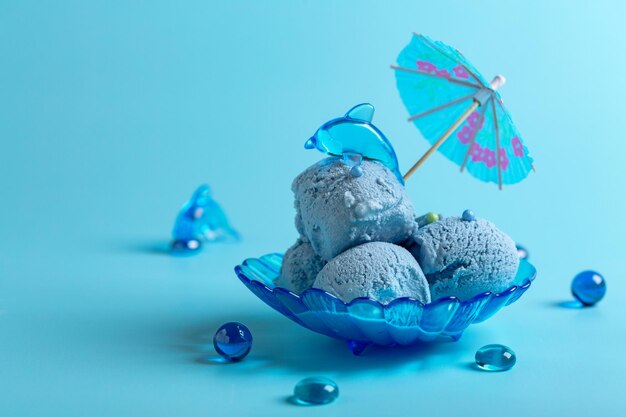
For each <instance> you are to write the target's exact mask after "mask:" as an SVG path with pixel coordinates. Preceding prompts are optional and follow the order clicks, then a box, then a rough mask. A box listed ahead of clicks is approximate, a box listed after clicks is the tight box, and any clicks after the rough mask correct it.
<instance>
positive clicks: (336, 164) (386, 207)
mask: <svg viewBox="0 0 626 417" xmlns="http://www.w3.org/2000/svg"><path fill="white" fill-rule="evenodd" d="M361 167H362V171H363V173H362V175H361V176H359V177H355V176H353V175H352V174H351V173H350V170H351V168H350V167H349V166H347V165H346V164H344V163H343V162H342V160H341V159H339V158H326V159H323V160H322V161H319V162H318V163H316V164H314V165H312V166H311V167H309V168H307V169H306V170H305V171H304V172H302V173H301V174H300V175H298V176H297V177H296V178H295V180H294V182H293V184H292V191H293V193H294V196H295V208H296V228H297V229H298V231H299V232H300V234H301V236H302V239H303V240H305V241H307V242H309V243H310V244H311V247H312V248H313V250H314V251H315V253H317V254H318V255H319V256H320V257H321V258H322V259H324V260H326V261H330V260H331V259H332V258H334V257H335V256H337V255H338V254H340V253H341V252H343V251H344V250H346V249H349V248H351V247H353V246H356V245H359V244H361V243H366V242H390V243H402V242H404V241H406V240H407V239H409V238H410V237H411V235H412V234H413V229H414V228H415V227H416V223H415V221H414V219H413V213H414V210H413V205H412V203H411V201H410V200H409V197H408V195H407V193H406V190H405V188H404V186H403V185H402V184H400V183H399V182H398V180H397V179H396V177H395V175H394V174H393V173H392V172H391V171H390V170H389V169H388V168H387V167H386V166H384V165H382V164H380V163H378V162H375V161H367V160H365V161H363V163H362V165H361Z"/></svg>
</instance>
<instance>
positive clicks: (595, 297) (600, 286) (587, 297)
mask: <svg viewBox="0 0 626 417" xmlns="http://www.w3.org/2000/svg"><path fill="white" fill-rule="evenodd" d="M604 294H606V281H605V280H604V277H603V276H602V275H601V274H600V273H598V272H596V271H583V272H581V273H580V274H578V275H576V276H575V277H574V279H573V280H572V295H574V297H576V299H577V300H578V301H580V302H581V303H582V304H583V305H585V306H592V305H594V304H596V303H597V302H598V301H600V300H602V298H603V297H604Z"/></svg>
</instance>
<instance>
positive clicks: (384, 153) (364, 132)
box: [304, 103, 404, 184]
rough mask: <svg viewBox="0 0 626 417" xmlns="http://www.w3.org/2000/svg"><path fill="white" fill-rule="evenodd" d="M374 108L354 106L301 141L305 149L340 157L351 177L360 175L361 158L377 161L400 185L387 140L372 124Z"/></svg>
mask: <svg viewBox="0 0 626 417" xmlns="http://www.w3.org/2000/svg"><path fill="white" fill-rule="evenodd" d="M373 116H374V106H372V105H371V104H369V103H363V104H359V105H357V106H354V107H353V108H352V109H350V110H349V111H348V113H346V115H345V116H343V117H339V118H337V119H332V120H329V121H328V122H326V123H324V124H323V125H322V127H320V128H319V129H318V130H317V132H315V134H314V135H313V136H312V137H311V138H310V139H309V140H307V141H306V142H305V144H304V147H305V148H306V149H317V150H319V151H320V152H322V153H325V154H328V155H333V156H340V157H343V158H344V161H345V162H346V163H348V164H349V165H353V169H352V170H351V171H350V172H351V173H352V175H354V176H357V177H358V176H360V174H362V171H360V162H361V159H362V158H365V159H370V160H374V161H378V162H380V163H382V164H383V165H385V166H386V167H387V168H389V170H391V172H393V173H394V174H395V176H396V177H397V178H398V181H400V183H401V184H404V179H403V178H402V174H400V168H399V167H398V158H397V157H396V152H395V151H394V150H393V146H391V142H389V139H387V138H386V137H385V135H384V134H383V132H381V131H380V130H379V129H378V128H377V127H376V126H374V125H373V124H372V117H373Z"/></svg>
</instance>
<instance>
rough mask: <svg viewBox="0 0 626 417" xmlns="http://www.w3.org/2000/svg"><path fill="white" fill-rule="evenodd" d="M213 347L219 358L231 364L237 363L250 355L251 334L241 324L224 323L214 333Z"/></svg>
mask: <svg viewBox="0 0 626 417" xmlns="http://www.w3.org/2000/svg"><path fill="white" fill-rule="evenodd" d="M213 346H214V347H215V350H216V351H217V353H219V354H220V356H222V357H223V358H225V359H227V360H229V361H231V362H237V361H240V360H242V359H243V358H245V357H246V356H247V355H248V353H250V348H251V347H252V333H250V330H249V329H248V328H247V327H246V326H245V325H243V324H241V323H237V322H230V323H226V324H223V325H222V326H221V327H220V328H219V329H218V330H217V332H216V333H215V336H214V337H213Z"/></svg>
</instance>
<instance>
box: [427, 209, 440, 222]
mask: <svg viewBox="0 0 626 417" xmlns="http://www.w3.org/2000/svg"><path fill="white" fill-rule="evenodd" d="M436 221H439V215H438V214H437V213H433V212H432V211H431V212H429V213H426V224H431V223H434V222H436Z"/></svg>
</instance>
